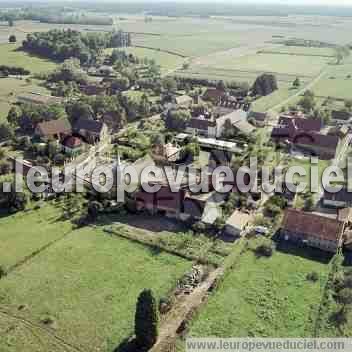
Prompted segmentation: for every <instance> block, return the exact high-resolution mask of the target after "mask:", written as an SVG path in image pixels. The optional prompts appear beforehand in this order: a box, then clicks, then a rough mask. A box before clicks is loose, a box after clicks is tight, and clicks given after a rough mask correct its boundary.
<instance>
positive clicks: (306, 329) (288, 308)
mask: <svg viewBox="0 0 352 352" xmlns="http://www.w3.org/2000/svg"><path fill="white" fill-rule="evenodd" d="M259 243H260V241H259V240H253V242H252V243H251V244H250V249H249V250H248V251H247V252H245V253H244V254H243V255H242V256H241V257H240V258H239V261H238V262H237V264H236V265H235V266H234V267H233V268H232V269H231V270H230V272H229V273H228V274H227V275H226V276H225V279H224V281H223V282H222V283H221V284H220V286H219V288H218V289H217V291H216V292H215V293H214V294H213V295H212V296H211V297H210V299H209V301H208V304H207V306H206V307H205V308H204V310H202V312H201V313H200V315H199V316H198V317H197V318H196V319H195V321H194V323H193V325H192V327H191V331H190V334H189V335H190V336H193V337H198V336H199V337H202V336H217V337H229V336H238V337H247V336H268V337H269V336H270V337H280V336H287V337H304V336H307V337H308V336H312V334H313V329H314V322H315V319H316V316H317V312H318V309H319V305H320V301H321V294H322V287H323V285H324V282H325V279H326V277H327V273H328V270H329V266H328V265H327V261H328V258H327V261H326V262H324V263H322V262H319V261H317V257H315V255H317V254H316V253H315V252H312V253H315V255H314V256H313V255H312V256H311V257H309V256H307V251H302V252H301V253H300V250H299V249H298V250H297V249H295V248H291V247H290V246H289V245H286V248H285V251H282V252H281V251H276V252H275V253H274V255H273V256H272V257H271V258H269V259H268V258H258V257H256V255H255V254H254V253H253V251H252V249H253V248H255V247H256V245H258V244H259ZM319 255H321V253H320V254H319ZM311 272H317V273H318V274H319V276H320V281H318V282H315V283H313V282H310V281H309V280H307V274H309V273H311Z"/></svg>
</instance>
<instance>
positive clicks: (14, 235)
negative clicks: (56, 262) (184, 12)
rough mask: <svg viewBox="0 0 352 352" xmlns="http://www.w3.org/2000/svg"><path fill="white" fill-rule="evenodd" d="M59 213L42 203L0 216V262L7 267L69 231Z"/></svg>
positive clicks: (67, 223)
mask: <svg viewBox="0 0 352 352" xmlns="http://www.w3.org/2000/svg"><path fill="white" fill-rule="evenodd" d="M60 216H61V212H60V210H59V209H58V208H55V207H53V206H45V207H44V208H42V209H40V210H32V211H30V212H28V213H23V212H22V213H18V214H15V215H13V216H9V217H4V218H1V219H0V228H1V234H0V265H2V266H4V268H5V269H7V268H8V267H11V266H13V265H15V264H16V263H18V262H19V261H22V260H23V259H25V258H26V257H28V256H30V255H31V254H32V253H33V252H35V251H37V250H38V249H40V248H42V247H44V246H45V245H47V244H48V243H50V242H52V241H55V240H57V239H58V238H61V237H62V236H63V235H64V234H65V233H67V232H68V231H70V230H71V224H70V222H67V221H66V222H63V221H60Z"/></svg>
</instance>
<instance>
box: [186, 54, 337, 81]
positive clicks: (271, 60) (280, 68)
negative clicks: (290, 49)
mask: <svg viewBox="0 0 352 352" xmlns="http://www.w3.org/2000/svg"><path fill="white" fill-rule="evenodd" d="M330 61H331V59H329V58H324V57H314V58H313V59H312V58H311V57H308V56H295V55H280V54H253V55H247V56H242V57H239V58H236V57H232V56H231V55H229V54H224V55H219V56H217V57H216V59H215V60H214V61H213V62H212V64H211V65H209V66H210V67H213V68H221V69H233V70H238V71H248V72H256V73H261V72H274V73H276V74H278V75H280V74H282V75H292V76H295V75H296V76H300V77H301V76H306V77H314V76H316V75H318V74H319V72H320V71H321V70H322V69H323V68H324V67H325V66H326V65H327V64H328V63H329V62H330ZM192 68H194V67H192Z"/></svg>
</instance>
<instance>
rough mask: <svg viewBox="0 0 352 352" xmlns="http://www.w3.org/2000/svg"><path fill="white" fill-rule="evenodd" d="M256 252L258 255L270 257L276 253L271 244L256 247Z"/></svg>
mask: <svg viewBox="0 0 352 352" xmlns="http://www.w3.org/2000/svg"><path fill="white" fill-rule="evenodd" d="M255 254H256V255H257V256H258V257H267V258H270V257H271V256H272V255H273V254H274V250H273V247H272V246H271V245H270V244H262V245H260V246H258V247H257V248H256V249H255Z"/></svg>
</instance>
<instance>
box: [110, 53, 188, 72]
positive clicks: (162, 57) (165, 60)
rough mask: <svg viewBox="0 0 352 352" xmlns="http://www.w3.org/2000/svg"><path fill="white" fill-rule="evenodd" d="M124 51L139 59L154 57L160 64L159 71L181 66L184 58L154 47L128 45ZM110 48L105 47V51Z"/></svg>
mask: <svg viewBox="0 0 352 352" xmlns="http://www.w3.org/2000/svg"><path fill="white" fill-rule="evenodd" d="M123 50H124V51H126V53H128V54H132V55H134V56H136V57H138V58H140V59H143V58H146V57H147V58H148V59H150V60H151V59H154V60H155V62H156V63H157V64H158V65H160V66H161V72H162V73H166V72H168V71H170V70H173V69H176V68H178V67H180V66H182V63H183V62H184V59H183V58H182V57H180V56H177V55H173V54H169V53H166V52H163V51H159V50H154V49H146V48H137V47H129V48H124V49H123ZM111 51H112V49H107V50H106V52H108V53H109V52H111Z"/></svg>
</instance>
